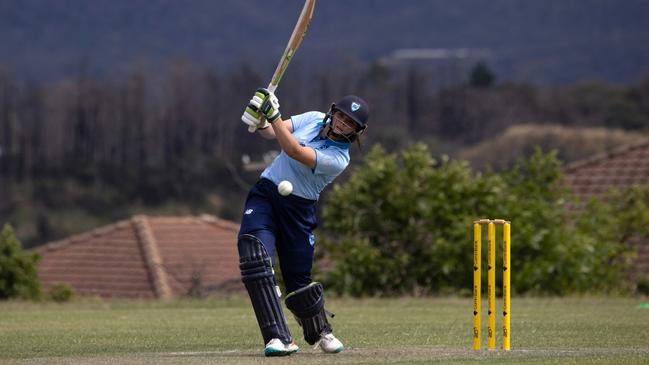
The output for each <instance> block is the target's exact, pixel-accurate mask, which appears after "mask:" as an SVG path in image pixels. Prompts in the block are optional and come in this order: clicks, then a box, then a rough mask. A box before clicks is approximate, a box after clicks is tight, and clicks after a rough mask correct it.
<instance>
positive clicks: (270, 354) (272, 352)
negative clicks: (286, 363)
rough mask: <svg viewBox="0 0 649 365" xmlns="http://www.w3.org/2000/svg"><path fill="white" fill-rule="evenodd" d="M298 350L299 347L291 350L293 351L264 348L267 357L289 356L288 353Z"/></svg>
mask: <svg viewBox="0 0 649 365" xmlns="http://www.w3.org/2000/svg"><path fill="white" fill-rule="evenodd" d="M298 350H299V349H295V350H291V351H282V350H273V349H266V350H264V356H266V357H279V356H288V355H291V354H294V353H296V352H297V351H298Z"/></svg>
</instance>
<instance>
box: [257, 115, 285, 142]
mask: <svg viewBox="0 0 649 365" xmlns="http://www.w3.org/2000/svg"><path fill="white" fill-rule="evenodd" d="M276 123H282V124H284V125H285V126H286V129H288V131H289V132H291V133H292V132H293V130H292V129H293V123H292V122H291V120H290V119H289V120H281V118H280V120H278V121H277V122H276ZM257 132H259V134H260V135H261V136H262V137H264V138H266V139H275V130H274V129H273V128H271V127H270V125H269V126H268V127H267V128H264V129H257Z"/></svg>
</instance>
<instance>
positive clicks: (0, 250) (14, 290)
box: [0, 224, 41, 299]
mask: <svg viewBox="0 0 649 365" xmlns="http://www.w3.org/2000/svg"><path fill="white" fill-rule="evenodd" d="M39 260H40V256H39V255H38V254H30V253H27V252H25V251H23V249H22V245H21V244H20V242H19V241H18V240H17V239H16V237H15V236H14V231H13V229H12V228H11V226H10V225H9V224H5V226H4V228H3V229H2V232H0V299H9V298H20V299H39V298H40V297H41V285H40V282H39V280H38V272H37V264H38V261H39Z"/></svg>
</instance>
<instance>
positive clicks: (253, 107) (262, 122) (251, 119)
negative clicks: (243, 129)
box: [241, 89, 268, 132]
mask: <svg viewBox="0 0 649 365" xmlns="http://www.w3.org/2000/svg"><path fill="white" fill-rule="evenodd" d="M260 90H261V89H260ZM265 98H266V95H265V94H264V93H262V92H260V91H259V90H257V91H256V92H255V95H254V96H253V97H252V99H250V102H249V103H248V105H247V106H246V110H244V112H243V115H242V116H241V121H242V122H244V123H245V124H247V125H248V130H249V131H251V132H254V131H255V130H257V129H264V128H267V127H268V122H266V118H261V116H262V115H263V114H261V113H260V112H259V107H260V106H261V104H262V103H263V102H264V99H265Z"/></svg>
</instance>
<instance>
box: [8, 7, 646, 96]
mask: <svg viewBox="0 0 649 365" xmlns="http://www.w3.org/2000/svg"><path fill="white" fill-rule="evenodd" d="M301 4H302V1H298V0H246V1H240V0H219V1H214V0H192V1H168V0H111V1H87V0H66V1H58V0H21V1H3V2H0V19H2V21H0V65H5V66H9V68H10V69H12V70H14V73H15V76H16V77H17V78H19V79H43V78H58V77H61V76H66V75H71V74H75V73H76V72H78V69H79V68H80V67H86V69H87V71H90V72H95V73H97V74H100V75H101V74H111V73H114V72H118V73H119V72H122V71H124V70H125V69H128V68H129V67H130V66H131V65H133V63H134V62H141V63H143V64H148V65H151V66H156V65H164V64H166V63H167V62H169V61H170V60H174V59H180V58H182V59H187V60H189V61H190V62H192V63H197V64H199V65H203V66H209V67H214V68H218V69H222V68H226V69H227V68H229V67H232V66H233V65H237V64H239V63H241V62H242V61H246V62H248V63H250V64H252V65H254V67H256V68H258V67H260V65H264V67H268V69H271V68H272V67H273V65H274V64H275V62H276V59H277V58H278V56H279V54H280V53H281V52H282V50H283V48H284V45H285V43H286V40H287V38H288V36H289V35H290V32H291V29H292V27H293V23H294V21H295V18H296V17H297V14H298V13H299V9H300V7H301ZM648 17H649V1H644V0H584V1H559V0H549V1H521V0H492V1H481V0H454V1H445V0H414V1H393V0H353V1H346V0H320V1H319V2H318V5H317V8H316V12H315V18H314V21H313V24H312V27H311V29H310V31H309V34H308V38H307V41H306V42H305V43H304V45H303V49H301V50H300V53H299V54H298V57H297V58H296V62H298V63H301V64H303V65H307V64H308V65H312V64H313V65H318V66H322V65H325V64H331V58H332V57H333V58H334V59H335V60H341V59H358V60H360V61H362V62H374V61H376V60H379V59H385V58H386V57H389V56H390V55H391V54H393V52H394V51H395V50H398V49H404V48H407V49H408V48H432V49H435V50H437V51H438V52H437V53H435V54H437V55H438V56H440V57H443V56H444V55H445V54H450V55H451V58H452V59H451V60H448V59H437V61H432V62H447V63H453V62H459V61H458V60H457V59H455V58H454V57H458V56H461V55H462V54H464V53H461V52H457V50H458V49H467V50H468V51H469V52H468V53H466V54H468V55H472V54H473V55H476V58H484V59H486V60H487V62H488V63H489V64H490V65H491V66H492V67H493V68H494V69H495V71H496V74H497V75H498V77H499V78H500V79H518V80H528V81H537V82H553V83H554V82H572V81H575V80H580V79H593V78H595V79H602V80H606V81H613V82H628V81H632V80H635V79H637V78H638V77H640V76H644V75H645V74H647V73H649V47H647V44H649V22H648V21H647V18H648ZM445 50H446V51H448V50H450V51H451V52H450V53H449V52H446V53H445V52H444V51H445ZM453 60H455V61H453ZM266 65H268V66H266Z"/></svg>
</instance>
